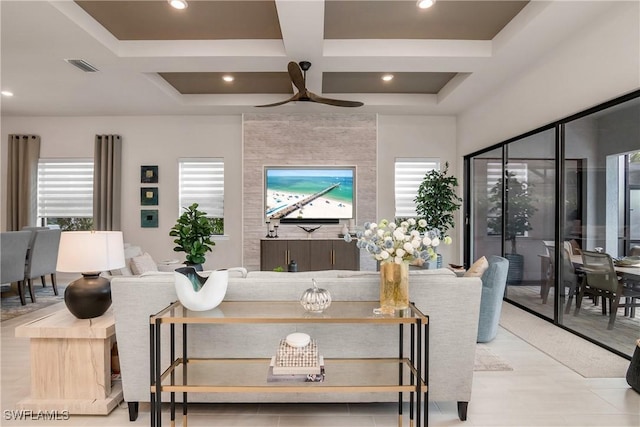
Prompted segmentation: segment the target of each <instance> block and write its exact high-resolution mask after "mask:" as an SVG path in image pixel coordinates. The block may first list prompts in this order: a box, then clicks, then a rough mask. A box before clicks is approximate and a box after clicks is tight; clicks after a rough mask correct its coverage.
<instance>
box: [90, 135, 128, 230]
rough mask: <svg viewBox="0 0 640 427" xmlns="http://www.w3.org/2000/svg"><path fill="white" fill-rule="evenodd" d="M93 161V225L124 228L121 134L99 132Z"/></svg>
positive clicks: (98, 227)
mask: <svg viewBox="0 0 640 427" xmlns="http://www.w3.org/2000/svg"><path fill="white" fill-rule="evenodd" d="M94 156H95V158H94V165H93V226H94V228H95V229H96V230H106V231H109V230H120V205H121V201H120V199H121V189H120V183H121V163H122V161H121V159H122V139H121V138H120V135H96V144H95V151H94Z"/></svg>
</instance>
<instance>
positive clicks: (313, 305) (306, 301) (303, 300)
mask: <svg viewBox="0 0 640 427" xmlns="http://www.w3.org/2000/svg"><path fill="white" fill-rule="evenodd" d="M311 282H312V283H313V288H309V289H307V290H306V291H304V293H303V294H302V296H301V297H300V304H302V307H304V309H305V310H307V311H308V312H310V313H322V312H323V311H324V310H326V309H327V308H329V306H330V305H331V293H329V291H328V290H326V289H321V288H319V287H318V284H317V283H316V280H315V279H311Z"/></svg>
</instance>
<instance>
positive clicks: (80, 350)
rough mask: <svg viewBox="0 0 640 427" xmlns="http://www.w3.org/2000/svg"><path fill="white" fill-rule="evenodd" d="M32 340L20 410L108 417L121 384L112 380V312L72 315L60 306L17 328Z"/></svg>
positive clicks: (113, 328) (114, 404)
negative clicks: (27, 391)
mask: <svg viewBox="0 0 640 427" xmlns="http://www.w3.org/2000/svg"><path fill="white" fill-rule="evenodd" d="M15 333H16V336H17V337H27V338H30V339H31V396H30V397H29V398H26V399H23V400H21V401H20V402H18V408H19V409H31V410H34V411H41V410H42V411H45V410H47V411H50V410H60V411H62V410H66V411H69V413H70V414H94V415H107V414H108V413H109V412H111V410H113V408H115V407H116V406H117V405H118V403H120V402H121V401H122V383H121V382H119V381H118V382H117V383H115V384H114V385H113V386H112V384H111V345H112V344H113V342H114V341H115V323H114V319H113V312H112V311H111V309H109V310H108V311H107V312H106V313H105V314H104V315H102V316H100V317H97V318H94V319H77V318H76V317H75V316H74V315H72V314H71V313H70V312H69V311H68V310H66V309H63V310H60V311H58V312H55V313H52V314H50V315H48V316H45V317H41V318H40V319H37V320H34V321H32V322H29V323H25V324H23V325H20V326H18V327H17V328H16V332H15Z"/></svg>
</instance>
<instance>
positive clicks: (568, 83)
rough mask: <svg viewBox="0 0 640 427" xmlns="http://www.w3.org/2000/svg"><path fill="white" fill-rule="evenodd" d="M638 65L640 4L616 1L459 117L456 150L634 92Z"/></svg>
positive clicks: (494, 140) (462, 151) (486, 143)
mask: <svg viewBox="0 0 640 427" xmlns="http://www.w3.org/2000/svg"><path fill="white" fill-rule="evenodd" d="M639 63H640V2H624V3H623V2H620V4H619V5H616V7H614V8H613V9H612V10H611V11H610V13H609V14H607V15H605V16H602V17H600V19H599V20H598V21H597V22H594V23H591V24H590V25H588V26H586V27H585V28H584V29H583V31H581V32H577V33H576V34H575V35H574V37H572V38H571V39H569V40H568V41H566V42H564V43H562V44H559V45H558V46H557V48H556V49H555V50H553V51H551V52H549V53H548V54H547V55H546V56H544V57H543V58H541V59H540V60H539V61H537V62H536V63H535V64H533V65H532V66H531V67H529V68H528V69H525V70H522V74H521V75H520V76H519V77H518V78H516V79H513V80H511V81H506V82H505V83H504V85H503V86H502V87H501V89H500V90H499V91H497V92H495V93H494V94H493V96H492V97H490V98H488V99H486V100H484V102H481V103H480V104H478V105H476V106H475V107H473V108H470V109H469V110H467V111H466V112H464V113H463V114H461V115H460V116H458V151H459V152H460V154H461V155H465V154H470V153H472V152H474V151H476V150H479V149H481V148H484V147H487V146H490V145H493V144H496V143H498V142H501V141H504V140H506V139H508V138H511V137H514V136H517V135H520V134H522V133H524V132H527V131H530V130H533V129H535V128H537V127H539V126H543V125H545V124H547V123H550V122H553V121H555V120H558V119H561V118H564V117H567V116H569V115H571V114H574V113H577V112H579V111H582V110H585V109H587V108H589V107H592V106H594V105H597V104H600V103H602V102H604V101H607V100H609V99H612V98H615V97H617V96H620V95H623V94H625V93H628V92H631V91H633V90H635V89H638V87H640V65H639Z"/></svg>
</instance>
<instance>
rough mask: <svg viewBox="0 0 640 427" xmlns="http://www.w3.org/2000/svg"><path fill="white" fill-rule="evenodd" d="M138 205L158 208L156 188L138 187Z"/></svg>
mask: <svg viewBox="0 0 640 427" xmlns="http://www.w3.org/2000/svg"><path fill="white" fill-rule="evenodd" d="M140 204H141V205H142V206H158V187H140Z"/></svg>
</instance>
